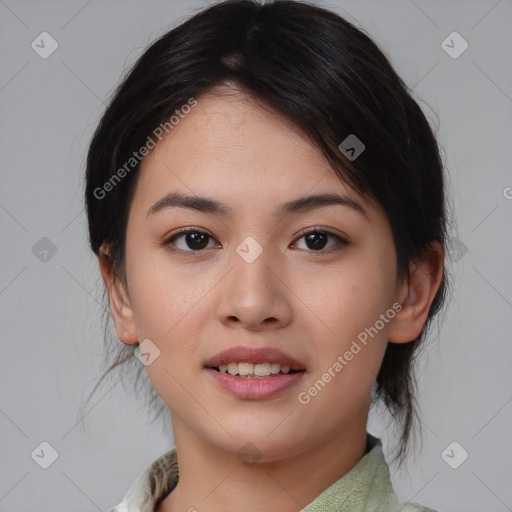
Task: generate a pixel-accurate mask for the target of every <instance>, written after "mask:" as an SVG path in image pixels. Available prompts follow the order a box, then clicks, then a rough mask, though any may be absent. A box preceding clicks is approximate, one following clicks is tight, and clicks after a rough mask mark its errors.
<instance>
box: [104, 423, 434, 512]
mask: <svg viewBox="0 0 512 512" xmlns="http://www.w3.org/2000/svg"><path fill="white" fill-rule="evenodd" d="M367 448H368V449H367V452H366V454H365V455H364V456H363V458H362V459H360V460H359V462H358V463H357V464H356V465H355V466H354V467H353V468H352V469H351V470H350V471H349V472H348V473H346V474H345V475H343V476H342V477H341V478H340V479H339V480H337V481H336V482H334V483H333V484H332V485H331V486H330V487H329V488H327V489H326V490H325V491H323V492H322V493H321V494H320V495H318V496H317V497H316V498H315V499H314V500H313V501H312V502H311V503H310V504H309V505H307V506H306V508H304V509H303V510H302V511H301V512H436V511H435V510H434V509H431V508H428V507H424V506H422V505H419V504H417V503H400V502H399V501H398V498H397V496H396V494H395V491H394V490H393V486H392V484H391V480H390V475H389V467H388V464H387V462H386V460H385V458H384V454H383V452H382V442H381V440H380V439H378V438H376V437H374V436H372V435H371V434H370V433H367ZM177 483H178V458H177V453H176V449H173V450H170V451H168V452H166V453H164V454H163V455H162V456H161V457H159V458H158V459H156V460H155V461H153V462H152V463H151V464H150V465H149V466H148V467H147V468H146V469H145V470H144V471H143V472H142V473H141V474H140V475H139V477H138V478H137V479H136V480H135V482H134V483H133V485H132V486H131V488H130V489H129V491H128V492H127V493H126V495H125V496H124V498H123V501H122V502H121V503H120V504H119V505H117V506H116V507H114V508H113V509H111V510H110V512H154V510H155V507H156V505H157V504H158V503H160V502H161V501H162V500H163V499H164V498H165V497H166V496H167V495H168V494H169V493H170V492H171V491H172V490H173V489H174V487H176V484H177Z"/></svg>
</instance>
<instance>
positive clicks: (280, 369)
mask: <svg viewBox="0 0 512 512" xmlns="http://www.w3.org/2000/svg"><path fill="white" fill-rule="evenodd" d="M219 370H220V371H221V373H229V374H230V375H240V376H241V377H248V376H256V377H268V376H269V375H277V374H279V373H282V374H283V373H289V372H290V367H289V366H285V365H283V366H281V365H280V364H279V363H272V364H271V363H269V362H268V361H266V362H264V363H257V364H253V363H234V362H233V363H228V364H221V365H220V366H219Z"/></svg>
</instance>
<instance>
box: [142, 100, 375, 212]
mask: <svg viewBox="0 0 512 512" xmlns="http://www.w3.org/2000/svg"><path fill="white" fill-rule="evenodd" d="M140 173H141V175H140V177H139V179H138V184H137V191H136V194H135V198H134V203H135V201H137V203H139V204H141V206H144V207H146V210H147V209H148V208H150V207H151V206H152V205H153V204H154V202H155V201H157V200H158V199H160V198H161V197H162V196H163V195H165V194H167V193H169V192H173V191H179V192H181V193H183V194H187V195H193V194H197V195H200V196H210V197H215V198H217V199H218V200H219V201H222V202H225V203H228V204H233V205H234V208H235V209H237V204H238V205H243V206H247V205H249V204H252V205H253V210H252V211H256V210H257V207H260V208H263V207H266V206H265V205H266V204H267V203H272V204H273V205H276V204H281V203H283V202H285V201H286V200H287V199H295V198H297V197H299V196H304V195H306V194H313V193H315V194H318V193H326V192H331V193H338V194H342V195H344V196H348V197H350V198H353V199H354V200H356V199H357V201H358V202H359V203H363V204H365V205H367V206H368V208H370V207H372V206H375V205H370V204H369V203H368V202H367V200H364V199H363V198H361V197H360V196H359V195H358V194H356V193H355V191H353V190H352V189H350V188H349V187H348V186H347V185H346V184H343V183H342V181H341V180H340V178H339V177H338V176H337V175H336V173H335V172H334V170H333V169H332V168H331V165H330V164H329V162H328V161H327V160H326V159H325V157H324V155H323V154H322V152H321V151H320V150H319V149H318V148H317V147H316V146H315V145H314V144H313V143H312V142H311V141H310V140H309V139H308V138H307V136H306V135H305V134H304V133H303V132H302V131H301V130H300V129H299V128H298V127H297V126H296V125H294V124H293V123H291V122H290V121H289V120H287V119H286V118H284V117H283V116H282V115H280V114H278V113H276V112H275V111H272V110H271V109H270V108H269V107H268V106H266V105H262V104H261V103H259V102H258V101H257V100H256V99H254V98H252V97H250V96H247V95H245V94H244V93H240V92H237V91H230V90H225V91H221V94H215V93H213V94H204V95H202V96H200V97H199V98H197V105H196V106H195V107H194V108H192V109H191V110H190V112H189V113H187V114H184V115H182V117H181V118H180V120H179V122H178V123H177V124H176V125H175V126H174V127H173V128H172V130H170V131H169V133H168V134H167V135H165V137H163V138H162V140H161V141H160V142H158V143H157V145H156V147H155V148H154V149H153V150H152V151H151V153H150V154H149V155H148V156H146V158H145V159H144V160H143V162H142V164H141V169H140Z"/></svg>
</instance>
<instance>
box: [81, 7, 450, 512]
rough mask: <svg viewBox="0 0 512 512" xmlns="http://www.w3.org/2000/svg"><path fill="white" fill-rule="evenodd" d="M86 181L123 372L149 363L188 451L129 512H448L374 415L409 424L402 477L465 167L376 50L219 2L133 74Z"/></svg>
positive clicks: (350, 29)
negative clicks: (411, 495) (433, 505)
mask: <svg viewBox="0 0 512 512" xmlns="http://www.w3.org/2000/svg"><path fill="white" fill-rule="evenodd" d="M86 178H87V182H86V191H85V199H86V206H87V213H88V222H89V235H90V244H91V249H92V250H93V251H94V253H95V254H96V255H97V256H98V261H99V265H100V270H101V274H102V277H103V280H104V283H105V286H106V290H108V295H109V305H110V312H111V314H112V317H113V320H114V323H115V328H116V332H117V336H118V338H119V339H120V340H121V341H122V342H123V344H124V346H123V347H122V349H121V350H120V352H119V355H118V357H117V359H116V361H115V362H114V364H113V365H112V366H111V367H110V368H109V370H108V371H110V370H112V369H113V368H116V367H118V366H121V365H130V364H132V365H137V366H138V372H137V377H136V378H137V379H138V378H139V375H140V372H141V370H144V369H145V370H146V372H147V375H148V378H149V382H150V384H151V390H152V393H153V394H152V398H151V400H152V403H154V402H158V401H159V400H161V402H162V403H163V404H165V406H166V407H168V408H169V410H170V411H171V415H172V426H173V432H174V437H175V443H176V448H175V449H173V450H170V451H168V452H167V453H165V454H163V455H162V456H161V457H160V458H159V459H157V460H156V461H154V462H153V463H152V464H151V465H150V466H149V467H148V468H147V469H146V470H145V471H144V472H143V473H142V474H141V475H140V476H139V478H138V479H137V481H136V482H135V483H134V484H133V485H132V486H131V487H130V489H129V491H128V492H127V494H126V495H125V497H124V499H123V501H122V503H120V504H119V505H118V506H117V507H115V508H113V509H112V512H121V511H122V510H129V511H130V512H135V511H144V512H149V511H157V512H169V511H178V510H188V511H194V510H197V511H199V512H206V511H229V510H235V508H236V509H237V510H239V509H240V508H242V509H243V510H244V511H252V510H258V511H260V512H261V511H266V510H269V511H270V510H272V511H274V510H280V511H289V512H292V511H293V512H295V511H298V510H307V511H308V512H312V511H323V510H342V511H351V512H354V511H370V510H375V511H376V510H379V511H384V510H386V511H398V510H403V511H410V510H426V511H429V510H432V509H430V508H427V507H422V506H420V505H417V504H409V505H407V504H401V503H399V501H398V499H397V497H396V494H395V493H394V491H393V488H392V485H391V482H390V479H389V468H388V465H387V463H386V461H385V459H384V456H383V452H382V443H381V441H380V440H379V439H378V438H376V437H374V436H373V435H371V434H370V433H369V432H367V420H368V414H369V409H370V406H371V405H372V404H374V403H376V402H378V401H382V402H383V403H384V404H385V405H386V406H387V407H388V409H389V411H390V412H391V414H392V415H393V416H394V417H395V419H396V421H397V423H399V424H400V425H401V428H402V431H401V436H400V439H399V443H400V444H399V446H398V449H397V454H396V457H395V458H396V459H397V460H399V461H400V462H402V461H403V460H404V458H405V456H406V453H407V446H408V441H409V439H410V434H411V432H413V427H414V425H415V419H416V415H417V412H416V409H415V407H414V386H413V383H414V377H413V374H412V360H413V357H414V355H415V354H416V352H417V350H418V348H419V347H420V346H421V343H422V342H423V341H424V339H425V335H426V332H427V328H428V326H429V325H430V323H431V320H432V318H433V317H434V315H435V314H436V313H437V312H438V311H439V310H440V308H441V306H442V305H443V301H444V299H445V295H446V289H447V280H446V274H445V270H444V265H443V261H444V247H445V243H446V223H447V219H446V204H445V192H444V177H443V166H442V162H441V158H440V155H439V150H438V145H437V142H436V139H435V136H434V134H433V133H432V130H431V128H430V126H429V124H428V122H427V120H426V119H425V116H424V115H423V113H422V111H421V109H420V108H419V106H418V105H417V103H416V102H415V101H414V100H413V99H412V98H411V96H410V94H409V92H408V90H407V87H406V86H405V84H404V83H403V82H402V80H401V79H400V78H399V77H398V75H397V74H396V73H395V71H394V70H393V68H392V67H391V65H390V63H389V61H388V60H387V58H386V57H385V56H384V55H383V53H382V52H381V51H380V50H379V49H378V47H377V46H376V45H375V43H374V42H373V41H372V40H371V39H370V38H368V37H367V36H366V35H365V34H364V33H363V32H362V31H360V30H359V29H357V28H356V27H354V26H353V25H351V24H350V23H349V22H347V21H346V20H344V19H343V18H341V17H340V16H338V15H337V14H334V13H332V12H330V11H328V10H325V9H322V8H319V7H316V6H313V5H310V4H307V3H305V2H295V1H277V2H273V3H271V4H265V5H262V4H260V3H259V2H255V1H250V0H234V1H230V0H228V1H226V2H221V3H219V4H217V5H214V6H212V7H209V8H207V9H205V10H204V11H202V12H200V13H199V14H197V15H195V16H193V17H192V18H191V19H189V20H187V21H186V22H184V23H182V24H181V25H180V26H178V27H176V28H175V29H173V30H171V31H170V32H168V33H166V34H165V35H163V36H162V37H160V38H159V39H158V40H157V41H156V42H154V43H153V44H152V45H151V46H150V47H149V48H148V49H147V50H146V51H145V52H144V54H143V55H142V56H141V57H140V59H139V60H138V61H137V62H136V64H135V65H134V66H133V69H132V70H131V71H130V73H129V74H128V75H127V76H126V77H125V78H124V80H123V82H122V83H121V85H120V86H119V87H118V89H117V90H116V92H115V94H114V95H113V97H112V99H111V101H110V104H109V106H108V108H107V110H106V112H105V114H104V115H103V117H102V119H101V122H100V123H99V126H98V128H97V130H96V132H95V134H94V137H93V139H92V142H91V145H90V148H89V153H88V159H87V171H86ZM134 356H135V357H134ZM141 363H142V364H141ZM134 370H135V368H134ZM108 371H107V373H108Z"/></svg>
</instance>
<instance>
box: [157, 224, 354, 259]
mask: <svg viewBox="0 0 512 512" xmlns="http://www.w3.org/2000/svg"><path fill="white" fill-rule="evenodd" d="M329 238H330V239H332V240H334V241H335V242H337V243H335V244H334V247H332V248H330V249H328V250H323V249H324V248H325V246H326V245H327V242H328V240H329ZM209 239H211V240H213V237H211V236H210V235H209V234H207V233H205V232H204V231H201V230H199V229H197V228H194V227H191V228H180V229H179V230H178V233H175V234H173V235H172V236H170V237H169V238H167V239H166V240H164V242H163V243H162V245H163V246H165V247H170V251H172V252H180V251H181V252H189V253H197V252H201V251H203V250H204V249H208V248H209V247H208V240H209ZM300 239H304V240H305V243H306V246H307V248H306V250H308V249H309V250H310V251H312V252H319V253H322V254H323V253H331V252H334V251H338V250H341V249H342V248H343V247H346V246H348V245H350V243H349V242H348V241H347V240H345V239H344V238H341V237H340V236H339V235H336V234H334V233H332V232H330V231H326V230H323V229H320V228H313V229H309V230H308V231H305V232H303V233H302V234H301V236H300V237H299V238H298V239H297V240H300ZM180 242H181V247H180ZM218 246H219V245H217V247H218ZM173 247H176V248H177V250H175V249H173ZM211 247H212V246H210V248H211ZM213 247H216V246H215V244H214V245H213Z"/></svg>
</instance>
